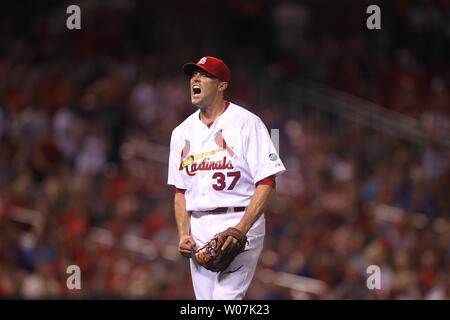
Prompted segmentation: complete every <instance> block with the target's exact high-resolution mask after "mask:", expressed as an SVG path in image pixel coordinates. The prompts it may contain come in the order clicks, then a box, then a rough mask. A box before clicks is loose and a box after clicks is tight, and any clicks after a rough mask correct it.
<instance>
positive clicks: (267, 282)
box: [0, 0, 450, 299]
mask: <svg viewBox="0 0 450 320" xmlns="http://www.w3.org/2000/svg"><path fill="white" fill-rule="evenodd" d="M203 4H204V6H196V7H195V8H194V7H193V6H190V5H187V4H185V3H183V2H180V1H174V2H170V3H159V2H149V1H138V0H136V1H123V2H111V4H108V5H106V4H104V3H103V2H96V1H80V2H79V5H80V7H81V8H82V30H74V31H68V30H67V29H66V28H65V19H66V18H67V14H66V12H65V8H66V7H67V6H68V5H69V4H67V5H66V6H64V4H61V3H59V2H58V3H57V2H55V1H42V2H32V1H24V2H21V4H10V3H8V4H0V8H2V9H3V10H0V11H1V12H2V13H1V15H2V16H1V18H2V19H0V39H1V41H0V297H2V298H25V299H36V298H83V299H84V298H89V299H95V298H124V299H137V298H144V299H193V298H194V295H193V290H192V284H191V280H190V275H189V264H188V260H187V259H185V258H183V257H181V255H180V254H179V253H178V252H177V244H178V234H177V230H176V225H175V219H174V215H173V195H174V190H173V189H172V187H169V186H168V185H167V184H166V182H167V160H168V152H169V150H168V145H169V141H170V134H171V131H172V129H173V128H175V127H176V126H177V125H178V124H179V123H180V122H181V121H182V120H183V119H184V118H185V117H186V116H188V115H189V114H191V113H192V112H194V111H195V108H194V107H193V106H192V105H191V104H190V98H189V91H188V90H189V87H188V81H187V78H186V76H185V75H184V74H183V73H182V72H181V65H182V64H183V63H184V62H186V61H187V60H193V61H195V60H197V59H199V58H201V57H202V56H204V55H217V56H219V57H222V58H223V59H224V60H225V62H226V63H227V64H228V65H229V66H230V68H231V70H232V80H231V86H230V88H229V90H227V91H228V93H227V97H228V98H229V99H230V100H231V101H233V102H235V103H238V104H241V105H243V106H244V107H247V108H249V109H250V110H251V111H253V112H255V113H256V114H258V115H259V116H260V117H261V118H262V119H263V121H264V122H265V123H266V126H267V127H268V128H269V129H270V128H279V129H280V154H281V157H282V159H283V161H284V163H285V165H286V167H287V172H286V173H285V174H284V175H282V176H280V177H279V178H278V179H277V196H276V197H274V200H273V202H272V204H271V205H270V208H269V209H268V211H267V212H266V214H265V216H266V219H267V230H266V234H267V235H266V240H265V245H264V250H263V253H262V255H261V258H260V263H259V265H258V268H257V271H256V274H255V278H254V281H253V283H252V285H251V287H250V289H249V291H248V294H247V299H450V275H449V272H448V271H449V270H450V221H449V218H450V201H449V200H448V195H449V190H450V167H449V165H450V157H449V151H448V149H445V147H444V146H443V145H442V144H440V143H439V142H437V141H438V140H439V139H441V140H442V139H449V138H450V115H449V109H450V98H449V86H450V78H449V77H450V64H449V60H448V57H449V56H450V52H449V48H450V46H449V45H448V44H449V43H450V29H449V25H448V21H450V20H449V14H450V2H449V1H445V0H442V1H406V0H404V1H403V0H402V1H393V2H392V3H391V4H389V5H387V6H389V7H388V9H389V10H386V11H382V30H381V31H368V30H367V29H365V17H366V14H365V7H364V6H365V5H366V4H365V2H364V1H362V2H361V1H358V4H355V3H352V2H351V1H343V2H342V7H339V6H336V5H335V8H334V7H332V5H331V4H330V7H331V8H328V10H324V8H322V7H321V5H317V4H314V2H313V1H305V2H303V3H299V2H291V1H281V2H278V3H276V4H273V3H271V2H269V1H252V0H246V1H234V0H228V1H223V2H218V4H217V5H218V6H219V8H218V9H216V10H212V7H211V6H212V4H210V3H209V2H207V1H204V2H203ZM23 6H29V7H27V9H28V10H23V9H24V7H23ZM199 7H201V9H199ZM339 10H341V11H343V12H344V13H342V14H341V12H340V11H339ZM382 10H383V9H382ZM224 13H225V14H224ZM385 13H386V14H385ZM358 15H359V16H358ZM337 20H339V21H337ZM371 32H373V33H371ZM303 78H309V79H313V80H315V81H319V82H322V83H325V84H327V85H330V86H333V87H335V88H337V89H340V90H343V91H345V92H349V93H351V94H354V95H357V96H359V97H362V98H365V99H367V100H369V101H373V102H376V103H379V104H380V105H382V106H383V107H386V108H390V109H393V110H395V111H399V112H401V113H403V114H405V115H407V116H411V117H413V118H415V119H417V120H418V121H419V123H420V124H421V126H422V128H423V129H424V130H425V132H426V134H427V138H428V141H429V142H428V143H427V145H426V146H419V145H416V144H414V143H411V142H408V141H404V140H401V139H398V138H396V137H393V136H390V135H386V134H383V133H380V132H377V131H373V130H370V129H368V128H364V127H361V126H359V125H357V124H354V123H350V122H344V120H339V119H337V118H330V117H329V116H328V115H326V114H323V113H321V112H320V111H318V110H315V109H314V108H313V107H310V108H303V109H302V108H298V110H297V112H296V113H292V112H293V111H292V108H287V106H286V105H287V104H288V102H289V101H288V99H289V97H288V96H287V95H284V87H285V86H287V84H288V83H291V82H294V83H295V81H296V80H298V79H303ZM262 87H264V88H266V89H265V90H261V88H262ZM336 123H340V125H336ZM70 265H77V266H79V267H80V269H81V286H82V287H81V289H80V290H69V289H68V288H67V284H66V280H67V279H68V277H69V276H70V274H68V273H67V267H68V266H70ZM370 265H376V266H379V267H380V270H381V289H380V290H369V289H368V288H367V286H366V280H367V278H368V276H369V274H368V273H367V267H368V266H370ZM283 274H291V275H294V276H295V277H294V278H292V279H294V280H292V281H290V283H289V284H286V281H283V277H282V275H283ZM305 279H306V280H305ZM307 279H315V280H317V282H314V283H313V284H309V285H308V283H309V282H308V280H307ZM296 284H297V285H298V286H300V287H302V288H305V289H304V290H300V289H298V288H299V287H298V286H297V287H295V285H296Z"/></svg>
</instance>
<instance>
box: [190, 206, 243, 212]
mask: <svg viewBox="0 0 450 320" xmlns="http://www.w3.org/2000/svg"><path fill="white" fill-rule="evenodd" d="M229 209H231V210H232V212H239V211H245V209H247V207H220V208H215V209H212V210H207V211H197V210H195V211H196V212H208V213H225V212H228V210H229Z"/></svg>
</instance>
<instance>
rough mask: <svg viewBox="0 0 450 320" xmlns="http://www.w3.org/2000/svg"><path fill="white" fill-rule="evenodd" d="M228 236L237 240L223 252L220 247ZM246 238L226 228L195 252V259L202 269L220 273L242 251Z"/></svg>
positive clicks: (236, 230) (237, 231)
mask: <svg viewBox="0 0 450 320" xmlns="http://www.w3.org/2000/svg"><path fill="white" fill-rule="evenodd" d="M229 236H232V237H233V238H235V239H236V240H237V243H233V242H231V243H230V244H229V245H228V246H227V247H226V248H225V250H223V251H222V246H223V244H224V243H225V241H226V240H227V238H228V237H229ZM246 242H247V237H246V236H245V235H244V234H243V233H242V232H241V231H239V230H238V229H236V228H228V229H227V230H225V231H222V232H220V233H218V234H216V235H215V236H214V237H213V238H212V239H211V240H209V242H207V243H206V244H205V245H204V246H203V247H201V248H200V249H198V250H197V251H196V252H195V259H196V261H197V262H198V264H200V265H201V266H203V267H204V268H206V269H208V270H211V271H214V272H220V271H224V270H225V269H226V268H228V266H229V265H230V263H231V262H232V261H233V260H234V258H235V257H236V256H237V255H238V254H239V253H241V252H242V251H244V248H245V244H246Z"/></svg>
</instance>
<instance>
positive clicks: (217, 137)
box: [214, 129, 234, 157]
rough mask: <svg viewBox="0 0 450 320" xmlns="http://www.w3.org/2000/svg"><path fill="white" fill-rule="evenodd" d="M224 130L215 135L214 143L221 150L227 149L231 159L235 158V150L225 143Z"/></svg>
mask: <svg viewBox="0 0 450 320" xmlns="http://www.w3.org/2000/svg"><path fill="white" fill-rule="evenodd" d="M222 130H223V129H220V130H219V131H217V132H216V134H215V135H214V136H215V138H214V142H215V143H216V144H217V145H218V146H219V147H221V148H223V149H226V150H227V152H228V154H229V155H230V157H233V156H234V152H233V150H231V149H230V147H228V146H227V143H226V142H225V139H224V138H223V136H222Z"/></svg>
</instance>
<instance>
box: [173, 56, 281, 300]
mask: <svg viewBox="0 0 450 320" xmlns="http://www.w3.org/2000/svg"><path fill="white" fill-rule="evenodd" d="M183 71H184V72H185V73H186V74H187V75H189V77H190V93H191V102H192V104H193V105H195V106H197V107H198V110H196V112H194V113H193V114H192V115H190V116H189V117H188V118H187V119H186V120H185V121H183V122H182V123H181V124H180V125H179V126H178V127H176V128H175V129H174V130H173V132H172V136H171V141H170V156H169V170H168V184H169V185H173V186H175V199H174V209H175V218H176V223H177V228H178V234H179V246H178V250H179V252H180V254H182V255H183V256H185V257H188V258H191V259H190V267H191V274H192V282H193V287H194V292H195V297H196V299H208V300H213V299H214V300H216V299H220V300H225V299H226V300H235V299H243V298H244V296H245V293H246V291H247V289H248V287H249V285H250V282H251V281H252V278H253V275H254V272H255V269H256V264H257V262H258V259H259V255H260V253H261V251H262V248H263V241H264V235H265V219H264V210H265V209H266V208H267V206H268V204H269V202H270V200H271V198H272V196H273V195H274V193H275V187H276V181H275V177H276V175H278V174H280V173H281V172H283V171H285V170H286V169H285V167H284V165H283V163H282V162H281V160H280V158H279V156H278V153H277V150H276V149H275V147H274V145H273V143H272V141H271V139H270V136H269V133H268V130H267V128H266V126H265V125H264V123H263V122H262V121H261V119H260V118H259V117H258V116H256V115H255V114H253V113H251V112H249V111H248V110H246V109H244V108H242V107H240V106H238V105H236V104H233V103H231V102H229V101H226V100H225V99H224V91H225V90H226V89H227V87H228V84H229V82H230V70H229V68H228V67H227V66H226V65H225V63H224V62H223V61H222V60H219V59H217V58H214V57H209V56H207V57H203V58H201V59H200V60H199V61H198V62H197V63H187V64H185V65H184V66H183ZM224 230H226V232H224ZM218 234H220V235H221V237H218ZM212 239H213V240H212ZM221 241H222V242H221ZM219 254H220V255H221V256H220V257H218V255H219ZM218 262H220V263H219V264H218Z"/></svg>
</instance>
